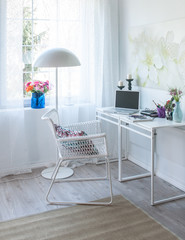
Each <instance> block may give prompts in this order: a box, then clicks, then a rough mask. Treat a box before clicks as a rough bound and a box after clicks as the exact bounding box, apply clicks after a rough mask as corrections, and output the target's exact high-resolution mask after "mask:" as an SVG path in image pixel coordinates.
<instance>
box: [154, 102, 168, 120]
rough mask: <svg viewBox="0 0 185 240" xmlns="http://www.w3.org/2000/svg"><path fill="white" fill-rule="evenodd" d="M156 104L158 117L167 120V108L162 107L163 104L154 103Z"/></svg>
mask: <svg viewBox="0 0 185 240" xmlns="http://www.w3.org/2000/svg"><path fill="white" fill-rule="evenodd" d="M153 102H154V100H153ZM154 104H155V106H156V107H157V114H158V117H159V118H165V111H166V109H165V107H164V106H162V105H161V104H156V103H155V102H154Z"/></svg>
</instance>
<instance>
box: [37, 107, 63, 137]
mask: <svg viewBox="0 0 185 240" xmlns="http://www.w3.org/2000/svg"><path fill="white" fill-rule="evenodd" d="M41 119H42V120H47V121H48V124H49V126H50V128H51V130H52V133H53V135H54V137H55V139H56V138H57V136H56V131H55V124H56V125H59V124H60V120H59V116H58V112H57V110H56V109H51V110H50V111H48V112H47V113H45V114H44V115H43V116H42V117H41Z"/></svg>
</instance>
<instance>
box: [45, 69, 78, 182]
mask: <svg viewBox="0 0 185 240" xmlns="http://www.w3.org/2000/svg"><path fill="white" fill-rule="evenodd" d="M56 110H57V112H58V68H56ZM58 155H59V153H58V148H57V161H58ZM54 170H55V167H51V168H46V169H44V170H43V171H42V172H41V176H42V177H44V178H46V179H52V176H53V172H54ZM73 174H74V171H73V169H71V168H68V167H60V168H59V171H58V173H57V176H56V179H64V178H68V177H71V176H72V175H73Z"/></svg>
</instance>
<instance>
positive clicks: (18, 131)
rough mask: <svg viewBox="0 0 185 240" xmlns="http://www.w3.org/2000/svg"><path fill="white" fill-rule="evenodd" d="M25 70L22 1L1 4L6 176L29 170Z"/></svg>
mask: <svg viewBox="0 0 185 240" xmlns="http://www.w3.org/2000/svg"><path fill="white" fill-rule="evenodd" d="M22 68H23V64H22V1H21V0H11V1H10V0H0V132H1V134H0V156H1V169H3V172H4V174H5V173H11V170H12V171H13V172H14V173H15V169H16V171H19V167H20V166H22V165H24V166H26V148H25V144H24V143H25V134H24V108H23V81H22ZM20 153H21V154H20Z"/></svg>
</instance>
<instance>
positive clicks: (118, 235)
mask: <svg viewBox="0 0 185 240" xmlns="http://www.w3.org/2000/svg"><path fill="white" fill-rule="evenodd" d="M0 239H1V240H27V239H29V240H43V239H47V240H92V239H93V240H136V239H137V240H140V239H142V240H143V239H147V240H148V239H150V240H153V239H155V240H158V239H159V240H165V239H166V240H171V239H178V238H177V237H176V236H175V235H173V234H172V233H171V232H169V231H168V230H167V229H165V228H163V227H162V226H161V225H160V224H159V223H157V222H155V221H154V220H153V219H152V218H150V217H149V216H148V215H146V214H145V213H144V212H143V211H141V210H140V209H139V208H137V207H135V206H134V205H133V204H131V203H130V202H129V201H128V200H126V199H124V198H123V197H122V196H116V197H114V201H113V205H111V206H74V207H68V208H62V209H57V210H52V211H49V212H44V213H40V214H36V215H32V216H28V217H24V218H20V219H16V220H11V221H7V222H2V223H0Z"/></svg>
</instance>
